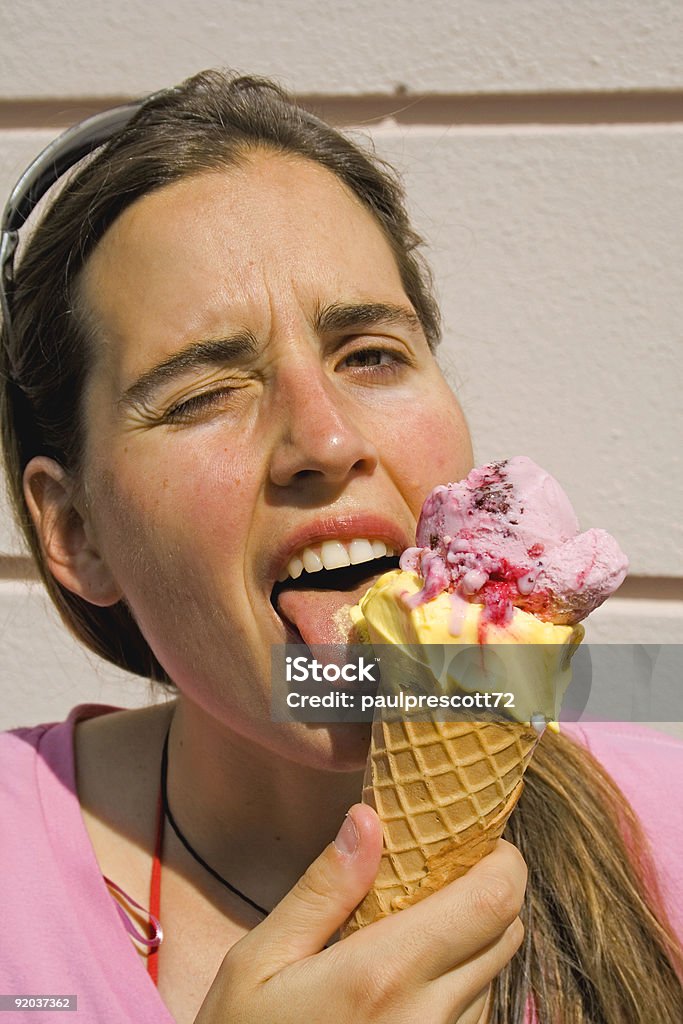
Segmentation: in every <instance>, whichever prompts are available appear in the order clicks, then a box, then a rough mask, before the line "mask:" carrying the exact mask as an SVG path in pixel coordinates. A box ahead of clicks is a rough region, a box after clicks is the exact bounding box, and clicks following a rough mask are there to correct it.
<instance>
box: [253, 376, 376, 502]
mask: <svg viewBox="0 0 683 1024" xmlns="http://www.w3.org/2000/svg"><path fill="white" fill-rule="evenodd" d="M276 416H277V418H278V419H279V420H280V422H281V426H280V430H279V434H278V437H277V440H276V443H275V446H274V448H273V452H272V456H271V462H270V479H271V481H272V482H273V483H274V484H275V485H276V486H278V487H289V486H291V485H292V484H294V483H295V482H297V481H298V480H303V479H306V478H311V477H314V478H315V477H317V478H318V479H319V481H320V482H323V481H324V482H329V483H337V484H339V483H342V482H343V481H344V480H346V479H347V477H349V475H351V474H353V473H370V472H372V470H373V469H374V468H375V467H376V466H377V464H378V461H379V456H378V452H377V449H376V447H375V444H374V442H372V441H371V440H370V439H369V438H368V437H367V436H366V434H365V433H364V432H363V430H362V429H361V424H360V423H359V422H357V420H354V416H353V411H352V410H351V409H350V408H349V406H348V404H346V403H345V402H344V398H343V396H342V395H341V393H340V391H339V389H338V388H337V387H336V386H335V384H334V383H333V382H332V381H331V380H329V378H328V377H327V376H326V374H325V373H324V371H323V370H322V369H321V368H320V367H319V366H318V367H316V369H315V370H314V369H313V368H312V367H311V366H310V364H309V365H307V366H306V367H305V368H304V367H299V368H296V367H294V366H292V367H289V368H288V370H287V371H286V373H285V374H283V375H282V376H281V378H280V381H279V388H278V402H277V413H276Z"/></svg>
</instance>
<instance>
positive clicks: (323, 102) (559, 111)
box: [0, 90, 683, 130]
mask: <svg viewBox="0 0 683 1024" xmlns="http://www.w3.org/2000/svg"><path fill="white" fill-rule="evenodd" d="M129 101H130V97H123V96H109V97H100V98H96V99H93V98H88V97H83V98H80V99H79V98H66V97H64V98H54V99H49V100H44V99H26V100H0V130H1V129H30V128H34V129H35V128H61V127H67V126H68V125H71V124H74V123H75V122H76V121H79V120H82V119H83V118H85V117H88V116H90V115H91V114H95V113H98V112H99V111H101V110H106V109H107V108H108V107H113V106H116V105H117V104H119V103H126V102H129ZM299 101H300V102H301V103H302V104H303V106H305V107H307V108H308V109H310V110H313V111H315V112H316V113H319V114H320V115H321V116H322V117H324V118H326V119H328V120H330V121H332V122H333V123H335V124H353V125H359V124H367V125H372V124H373V123H378V122H382V121H386V120H391V121H393V122H394V123H396V124H399V125H435V126H437V127H438V126H443V125H458V124H460V125H487V124H490V125H505V124H509V125H535V124H552V125H563V124H566V125H601V124H605V125H610V124H673V123H678V122H683V90H675V91H668V90H667V91H664V90H661V91H656V90H653V91H619V92H611V93H607V92H576V93H572V92H563V93H509V94H508V93H488V94H482V93H478V94H476V95H464V94H442V95H434V94H425V95H418V94H411V93H409V92H405V93H403V92H400V93H396V94H392V95H365V96H327V95H302V96H299Z"/></svg>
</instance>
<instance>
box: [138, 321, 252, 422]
mask: <svg viewBox="0 0 683 1024" xmlns="http://www.w3.org/2000/svg"><path fill="white" fill-rule="evenodd" d="M257 350H258V343H257V341H256V339H255V338H254V336H253V335H252V334H250V333H249V332H248V331H240V332H238V333H237V334H233V335H231V336H230V337H229V338H218V339H216V340H215V341H214V340H212V341H195V342H193V343H192V344H191V345H187V346H186V347H185V348H183V349H181V350H180V351H179V352H175V353H174V354H173V355H172V356H169V358H168V359H164V361H163V362H162V363H158V364H157V365H156V366H152V367H151V368H150V369H149V370H145V372H144V373H143V374H142V375H141V376H140V377H138V379H137V380H136V381H134V383H133V384H131V385H130V387H128V388H126V390H125V391H124V392H123V394H122V395H121V397H120V398H119V400H118V404H119V405H120V406H125V405H141V404H144V402H146V401H149V399H150V398H151V397H152V395H153V394H154V392H155V391H156V390H157V389H158V388H159V387H160V386H161V385H162V384H167V383H168V382H169V381H172V380H173V379H174V378H175V377H178V376H179V375H180V374H181V373H187V371H188V370H194V371H196V370H202V369H206V368H209V367H214V366H225V365H226V364H230V363H236V362H244V361H245V360H247V359H250V358H252V357H253V356H254V355H255V354H256V352H257Z"/></svg>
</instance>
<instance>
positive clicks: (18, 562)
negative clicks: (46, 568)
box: [0, 555, 39, 581]
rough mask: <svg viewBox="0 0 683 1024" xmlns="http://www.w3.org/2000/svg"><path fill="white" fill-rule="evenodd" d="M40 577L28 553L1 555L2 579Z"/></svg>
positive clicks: (35, 578)
mask: <svg viewBox="0 0 683 1024" xmlns="http://www.w3.org/2000/svg"><path fill="white" fill-rule="evenodd" d="M38 578H39V577H38V570H37V569H36V567H35V565H34V563H33V559H31V558H29V557H28V555H26V556H25V555H0V581H3V580H37V579H38Z"/></svg>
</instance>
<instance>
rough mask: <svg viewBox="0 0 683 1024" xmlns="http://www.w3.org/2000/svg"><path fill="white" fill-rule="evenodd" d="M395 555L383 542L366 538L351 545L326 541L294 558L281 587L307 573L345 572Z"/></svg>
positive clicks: (392, 549)
mask: <svg viewBox="0 0 683 1024" xmlns="http://www.w3.org/2000/svg"><path fill="white" fill-rule="evenodd" d="M395 554H396V551H395V549H394V548H392V547H390V546H389V545H387V544H385V543H384V541H383V540H366V538H365V537H358V538H357V539H355V540H351V541H341V540H326V541H323V543H322V544H316V545H315V546H314V547H310V548H304V549H303V551H299V552H297V554H296V555H294V556H293V557H292V558H290V560H289V562H288V563H287V568H286V569H283V571H282V572H281V573H280V575H279V576H278V583H284V581H285V580H288V579H290V578H291V579H293V580H296V579H298V578H299V576H301V573H302V572H303V571H304V569H305V570H306V572H320V570H321V569H341V568H342V566H344V565H358V564H359V563H360V562H370V561H372V559H373V558H384V557H385V556H386V555H389V556H393V555H395Z"/></svg>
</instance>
